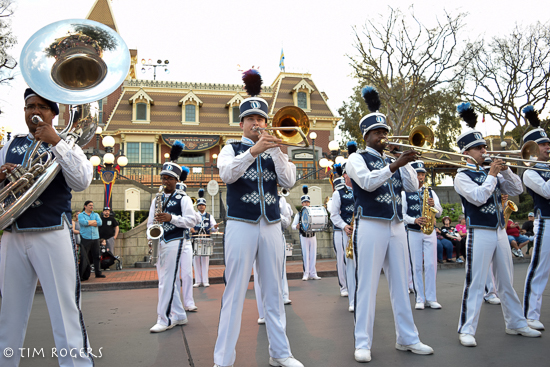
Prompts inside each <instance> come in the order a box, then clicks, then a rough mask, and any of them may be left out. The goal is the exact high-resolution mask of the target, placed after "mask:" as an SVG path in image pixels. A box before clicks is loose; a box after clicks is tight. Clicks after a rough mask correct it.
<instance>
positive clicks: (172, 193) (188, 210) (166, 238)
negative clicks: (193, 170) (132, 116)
mask: <svg viewBox="0 0 550 367" xmlns="http://www.w3.org/2000/svg"><path fill="white" fill-rule="evenodd" d="M183 148H184V145H183V143H181V142H180V141H176V142H175V143H174V145H173V146H172V149H171V151H170V160H171V161H169V162H165V163H164V165H163V166H162V170H161V171H160V178H161V181H162V185H164V192H163V194H162V196H161V197H160V199H161V200H162V212H161V213H155V211H156V205H157V197H155V198H154V199H153V201H152V202H151V208H150V209H149V218H148V220H147V228H149V227H151V226H152V225H153V223H154V222H155V221H157V222H159V223H162V227H163V229H164V234H163V236H162V238H161V239H160V241H159V244H158V246H159V251H158V253H159V259H158V263H157V273H158V279H159V301H158V306H157V322H156V324H155V325H154V326H153V327H152V328H151V329H150V330H149V331H150V332H152V333H160V332H163V331H165V330H168V329H171V328H173V327H174V326H176V325H184V324H186V323H187V315H186V314H185V310H184V309H183V305H182V302H181V297H180V287H179V285H180V284H179V278H180V266H181V269H182V270H183V271H184V272H185V274H182V283H183V284H189V287H187V286H185V285H184V286H183V289H184V293H185V291H186V290H188V288H190V282H191V280H189V277H191V267H192V265H191V259H192V256H193V250H192V248H191V241H190V237H189V228H192V227H194V226H195V225H196V224H197V223H199V221H200V216H199V215H198V213H196V212H195V211H194V210H193V202H192V201H191V198H190V197H189V196H187V195H186V194H185V193H184V192H182V191H180V190H177V191H176V183H177V182H178V181H179V180H180V179H181V180H182V181H185V179H186V178H187V175H188V174H189V168H187V167H181V166H179V165H178V164H177V163H176V162H177V160H178V157H179V155H180V153H181V152H182V150H183ZM182 258H184V259H185V261H184V263H180V261H183V260H182Z"/></svg>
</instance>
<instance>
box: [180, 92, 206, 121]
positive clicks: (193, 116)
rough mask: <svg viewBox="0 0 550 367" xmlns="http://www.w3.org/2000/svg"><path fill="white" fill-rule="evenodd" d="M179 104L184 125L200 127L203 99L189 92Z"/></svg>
mask: <svg viewBox="0 0 550 367" xmlns="http://www.w3.org/2000/svg"><path fill="white" fill-rule="evenodd" d="M178 103H179V105H180V106H181V117H182V118H181V123H182V125H199V124H200V121H199V110H200V107H201V106H202V101H201V99H200V98H199V97H197V95H196V94H195V93H193V91H189V93H187V94H186V95H185V97H183V98H182V99H180V100H179V102H178Z"/></svg>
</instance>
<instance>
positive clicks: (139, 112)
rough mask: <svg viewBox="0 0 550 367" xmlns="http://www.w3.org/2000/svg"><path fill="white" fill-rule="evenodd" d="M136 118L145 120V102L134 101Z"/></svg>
mask: <svg viewBox="0 0 550 367" xmlns="http://www.w3.org/2000/svg"><path fill="white" fill-rule="evenodd" d="M136 120H139V121H146V120H147V103H143V102H140V103H136Z"/></svg>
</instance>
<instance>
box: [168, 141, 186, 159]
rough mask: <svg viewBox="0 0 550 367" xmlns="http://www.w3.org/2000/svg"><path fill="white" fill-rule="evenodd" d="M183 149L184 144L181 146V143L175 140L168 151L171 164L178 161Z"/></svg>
mask: <svg viewBox="0 0 550 367" xmlns="http://www.w3.org/2000/svg"><path fill="white" fill-rule="evenodd" d="M183 148H185V144H183V143H182V142H181V141H179V140H176V141H175V142H174V145H172V149H170V160H171V161H172V162H175V161H177V160H178V158H179V157H180V154H181V152H183Z"/></svg>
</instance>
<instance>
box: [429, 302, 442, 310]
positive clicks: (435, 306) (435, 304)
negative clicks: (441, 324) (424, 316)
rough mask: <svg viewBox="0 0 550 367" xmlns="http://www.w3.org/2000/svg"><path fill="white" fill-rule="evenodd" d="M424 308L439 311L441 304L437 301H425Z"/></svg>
mask: <svg viewBox="0 0 550 367" xmlns="http://www.w3.org/2000/svg"><path fill="white" fill-rule="evenodd" d="M426 306H428V307H429V308H434V309H439V308H441V304H440V303H439V302H437V301H426Z"/></svg>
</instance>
